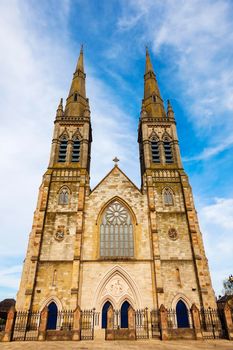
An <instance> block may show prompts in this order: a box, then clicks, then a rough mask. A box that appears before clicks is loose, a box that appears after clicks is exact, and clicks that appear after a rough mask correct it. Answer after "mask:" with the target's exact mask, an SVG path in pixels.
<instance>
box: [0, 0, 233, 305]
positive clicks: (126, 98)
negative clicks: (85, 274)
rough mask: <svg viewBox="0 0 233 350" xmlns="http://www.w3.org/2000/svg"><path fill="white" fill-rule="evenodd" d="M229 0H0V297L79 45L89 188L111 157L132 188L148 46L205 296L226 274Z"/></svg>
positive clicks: (14, 275) (11, 292) (232, 93)
mask: <svg viewBox="0 0 233 350" xmlns="http://www.w3.org/2000/svg"><path fill="white" fill-rule="evenodd" d="M232 18H233V2H232V1H224V0H221V1H215V0H190V1H185V0H164V1H156V0H133V1H130V0H128V1H123V0H122V1H120V0H102V1H96V0H89V1H88V0H86V1H84V0H73V1H69V0H64V1H62V0H60V1H58V0H54V1H52V0H50V1H48V0H46V1H39V2H38V1H34V0H30V1H27V0H24V1H17V0H12V1H7V0H2V1H1V2H0V26H1V33H0V45H1V55H0V76H1V79H0V91H1V94H0V105H1V116H0V118H1V138H0V147H1V169H2V170H1V173H0V177H1V178H0V180H1V185H2V189H1V198H2V200H1V202H0V205H1V208H0V212H1V231H0V234H1V246H0V300H1V299H3V298H5V297H14V296H15V294H16V291H17V289H18V284H19V279H20V274H21V268H22V262H23V259H24V256H25V252H26V247H27V241H28V235H29V232H30V229H31V224H32V217H33V211H34V210H35V206H36V200H37V195H38V187H39V185H40V183H41V178H42V174H43V173H44V172H45V170H46V168H47V165H48V160H49V153H50V145H51V139H52V130H53V120H54V117H55V112H56V108H57V105H58V102H59V99H60V98H61V97H63V98H64V99H65V98H66V97H67V94H68V90H69V86H70V83H71V78H72V73H73V71H74V67H75V64H76V60H77V56H78V53H79V49H80V44H81V43H83V44H84V50H85V68H86V73H87V95H88V97H89V99H90V106H91V113H92V126H93V147H92V167H91V184H92V187H93V186H94V185H95V184H96V183H97V182H98V181H99V180H101V178H103V177H104V176H105V174H106V172H107V171H109V170H110V169H111V167H112V165H113V164H112V158H113V157H114V156H115V155H117V156H118V157H119V158H120V167H121V168H122V169H123V170H124V171H125V172H126V174H127V175H128V176H129V177H130V178H131V179H132V180H133V181H134V182H135V183H136V184H137V185H139V162H138V145H137V126H138V117H139V113H140V107H141V99H142V96H143V73H144V61H145V46H146V45H148V46H149V48H150V52H151V58H152V61H153V65H154V68H155V72H156V75H157V79H158V82H159V86H160V90H161V94H162V96H163V99H164V101H166V100H167V99H168V98H169V99H170V100H171V102H172V105H173V108H174V111H175V115H176V120H177V128H178V135H179V140H180V148H181V154H182V158H183V164H184V168H185V170H186V172H187V173H188V175H189V178H190V182H191V185H192V187H193V193H194V197H195V203H196V208H197V211H198V214H199V220H200V226H201V231H202V232H203V238H204V241H205V247H206V253H207V257H208V259H209V265H210V269H211V275H212V281H213V285H214V288H215V291H216V294H219V293H221V290H222V280H223V279H224V278H226V277H227V276H228V275H229V274H230V273H233V259H232V251H233V233H232V232H233V186H232V171H233V157H232V151H233V150H232V148H233V46H232V42H233V20H232Z"/></svg>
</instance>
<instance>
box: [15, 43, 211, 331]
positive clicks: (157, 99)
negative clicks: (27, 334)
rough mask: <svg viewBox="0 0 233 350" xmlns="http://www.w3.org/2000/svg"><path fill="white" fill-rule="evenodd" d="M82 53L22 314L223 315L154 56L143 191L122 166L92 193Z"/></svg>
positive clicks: (50, 173)
mask: <svg viewBox="0 0 233 350" xmlns="http://www.w3.org/2000/svg"><path fill="white" fill-rule="evenodd" d="M85 79H86V74H85V72H84V62H83V50H82V49H81V52H80V56H79V59H78V63H77V67H76V70H75V73H74V75H73V80H72V83H71V88H70V91H69V95H68V97H67V100H66V104H65V107H64V108H63V103H62V100H61V102H60V104H59V106H58V109H57V113H56V119H55V124H54V134H53V139H52V147H51V154H50V161H49V166H48V169H47V171H46V172H45V174H44V176H43V181H42V184H41V186H40V189H39V197H38V203H37V207H36V210H35V213H34V219H33V225H32V231H31V233H30V237H29V244H28V249H27V254H26V259H25V262H24V268H23V273H22V279H21V283H20V288H19V291H18V294H17V302H16V310H39V311H41V310H43V308H44V307H45V306H48V308H49V306H50V305H53V307H55V308H57V310H64V309H70V310H74V309H76V308H77V306H79V307H80V308H81V309H90V308H95V310H96V311H97V312H99V313H100V315H101V317H102V324H101V322H100V323H99V327H101V326H102V327H104V326H105V324H104V323H105V321H104V319H103V315H104V314H105V313H106V310H107V308H108V307H109V306H110V305H112V307H113V308H114V309H118V310H120V309H122V308H127V307H129V305H131V306H132V307H133V308H134V309H143V308H146V307H147V308H149V309H158V308H159V307H160V306H161V305H162V304H163V305H164V306H165V307H166V308H167V309H170V308H173V309H175V308H176V307H177V305H178V303H182V304H183V306H184V307H186V308H187V309H190V307H191V305H192V304H193V303H195V304H196V305H197V307H198V308H208V307H211V308H215V307H216V302H215V296H214V292H213V289H212V285H211V279H210V273H209V268H208V262H207V258H206V256H205V251H204V246H203V240H202V234H201V232H200V228H199V225H198V218H197V213H196V210H195V206H194V200H193V195H192V189H191V186H190V184H189V180H188V176H187V175H186V173H185V171H184V169H183V166H182V162H181V157H180V150H179V143H178V138H177V132H176V121H175V117H174V112H173V109H172V106H171V104H170V102H169V101H168V105H167V110H166V111H165V107H164V102H163V100H162V98H161V95H160V91H159V87H158V83H157V80H156V76H155V73H154V70H153V66H152V63H151V60H150V56H149V52H148V50H147V51H146V65H145V75H144V97H143V100H142V108H141V115H140V119H139V127H138V143H139V155H140V160H139V161H140V166H141V188H138V187H137V186H136V185H135V184H134V183H133V182H132V181H131V180H130V179H129V178H128V177H127V176H126V174H124V172H123V171H122V170H121V169H120V167H119V166H118V164H117V159H116V164H115V165H114V167H113V168H112V170H111V171H110V172H109V173H108V174H107V175H106V176H105V177H104V178H103V179H102V180H101V182H100V183H99V184H98V185H97V186H96V187H95V188H94V189H91V188H90V158H91V142H92V128H91V117H90V108H89V100H88V98H87V97H86V90H85Z"/></svg>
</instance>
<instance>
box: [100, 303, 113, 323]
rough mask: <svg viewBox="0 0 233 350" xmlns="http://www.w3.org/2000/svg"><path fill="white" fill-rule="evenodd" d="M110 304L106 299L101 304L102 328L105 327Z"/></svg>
mask: <svg viewBox="0 0 233 350" xmlns="http://www.w3.org/2000/svg"><path fill="white" fill-rule="evenodd" d="M111 305H112V304H111V303H110V302H109V301H106V303H105V304H104V306H103V309H102V328H107V312H108V308H109V306H111Z"/></svg>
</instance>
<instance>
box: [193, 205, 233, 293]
mask: <svg viewBox="0 0 233 350" xmlns="http://www.w3.org/2000/svg"><path fill="white" fill-rule="evenodd" d="M199 216H200V220H201V228H202V231H203V237H204V241H205V247H206V252H207V256H208V259H209V263H210V267H211V271H212V279H213V284H214V287H215V290H216V292H217V293H218V294H221V291H222V281H223V280H224V279H225V278H227V277H228V276H229V275H230V274H231V273H232V267H233V263H232V251H233V198H216V199H215V200H214V202H213V203H212V204H209V205H206V206H201V207H200V208H199Z"/></svg>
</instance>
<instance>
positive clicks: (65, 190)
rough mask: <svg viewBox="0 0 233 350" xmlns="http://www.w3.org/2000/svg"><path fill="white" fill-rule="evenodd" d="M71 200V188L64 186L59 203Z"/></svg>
mask: <svg viewBox="0 0 233 350" xmlns="http://www.w3.org/2000/svg"><path fill="white" fill-rule="evenodd" d="M68 202H69V190H68V188H66V187H63V188H62V189H61V190H60V192H59V199H58V203H59V204H68Z"/></svg>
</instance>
